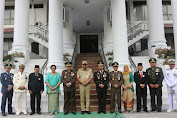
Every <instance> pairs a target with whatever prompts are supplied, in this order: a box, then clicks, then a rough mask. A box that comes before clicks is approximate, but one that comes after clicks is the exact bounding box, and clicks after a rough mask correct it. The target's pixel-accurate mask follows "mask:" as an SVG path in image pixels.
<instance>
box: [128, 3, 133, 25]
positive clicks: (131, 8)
mask: <svg viewBox="0 0 177 118" xmlns="http://www.w3.org/2000/svg"><path fill="white" fill-rule="evenodd" d="M127 5H128V18H129V20H130V21H131V22H134V11H133V9H134V8H133V7H134V6H133V0H128V1H127Z"/></svg>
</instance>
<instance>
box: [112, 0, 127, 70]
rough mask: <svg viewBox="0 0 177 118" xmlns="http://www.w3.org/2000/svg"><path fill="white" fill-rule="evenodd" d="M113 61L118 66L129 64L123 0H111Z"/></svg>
mask: <svg viewBox="0 0 177 118" xmlns="http://www.w3.org/2000/svg"><path fill="white" fill-rule="evenodd" d="M111 6H112V32H113V42H114V46H113V47H114V48H113V53H114V61H117V62H118V63H119V65H120V67H123V66H124V65H130V62H129V54H128V39H127V22H126V9H125V0H111Z"/></svg>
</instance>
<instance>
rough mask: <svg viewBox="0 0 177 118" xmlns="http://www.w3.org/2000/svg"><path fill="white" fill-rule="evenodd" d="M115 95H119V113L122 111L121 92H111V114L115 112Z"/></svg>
mask: <svg viewBox="0 0 177 118" xmlns="http://www.w3.org/2000/svg"><path fill="white" fill-rule="evenodd" d="M115 94H117V104H118V111H121V90H119V92H116V91H114V90H111V108H110V111H111V112H114V111H115Z"/></svg>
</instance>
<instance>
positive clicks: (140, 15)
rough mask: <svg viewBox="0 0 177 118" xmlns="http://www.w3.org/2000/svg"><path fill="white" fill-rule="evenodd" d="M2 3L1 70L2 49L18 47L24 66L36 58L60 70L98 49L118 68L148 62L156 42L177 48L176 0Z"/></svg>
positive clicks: (0, 63)
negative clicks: (81, 54)
mask: <svg viewBox="0 0 177 118" xmlns="http://www.w3.org/2000/svg"><path fill="white" fill-rule="evenodd" d="M0 6H1V7H0V48H1V50H0V68H1V70H3V54H7V53H8V54H11V53H13V52H16V51H17V52H23V53H24V55H25V58H24V59H22V60H20V61H19V63H25V64H26V66H27V68H26V71H28V72H32V71H33V68H32V69H31V67H32V65H35V64H39V65H40V66H41V67H44V68H43V69H44V70H45V69H47V67H50V65H53V64H54V65H56V66H57V72H61V70H63V69H64V61H67V60H71V61H73V62H74V61H75V60H74V59H75V57H76V55H77V54H80V53H100V54H101V55H102V59H103V60H104V62H106V63H107V68H108V69H109V63H111V62H113V61H118V62H119V64H120V69H122V67H123V65H129V66H132V65H133V64H135V65H136V64H137V63H138V62H143V63H145V64H146V63H147V62H145V61H144V60H145V58H146V60H148V59H149V58H150V57H156V55H155V50H156V49H157V48H174V49H176V51H177V46H176V47H175V44H177V1H176V0H0ZM176 54H177V53H176ZM133 56H136V58H135V59H134V60H132V58H131V57H133ZM132 61H134V62H132ZM44 65H47V66H44ZM49 71H50V70H49V69H48V70H47V72H49Z"/></svg>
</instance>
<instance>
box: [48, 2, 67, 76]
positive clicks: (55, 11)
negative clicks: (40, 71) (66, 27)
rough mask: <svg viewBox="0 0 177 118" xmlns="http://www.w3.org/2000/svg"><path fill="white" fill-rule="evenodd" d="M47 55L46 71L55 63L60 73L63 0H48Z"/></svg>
mask: <svg viewBox="0 0 177 118" xmlns="http://www.w3.org/2000/svg"><path fill="white" fill-rule="evenodd" d="M48 50H49V56H48V61H49V62H48V72H50V66H51V65H56V66H57V70H56V71H57V72H58V73H60V74H61V72H62V70H63V69H64V63H63V0H50V1H49V48H48Z"/></svg>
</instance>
